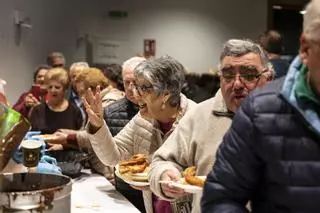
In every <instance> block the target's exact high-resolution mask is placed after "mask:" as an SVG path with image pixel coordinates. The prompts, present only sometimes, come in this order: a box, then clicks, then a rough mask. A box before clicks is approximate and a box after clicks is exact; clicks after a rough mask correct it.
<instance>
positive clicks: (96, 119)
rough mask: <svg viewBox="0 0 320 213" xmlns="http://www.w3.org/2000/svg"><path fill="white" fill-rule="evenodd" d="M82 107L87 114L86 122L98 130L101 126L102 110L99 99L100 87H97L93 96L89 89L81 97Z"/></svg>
mask: <svg viewBox="0 0 320 213" xmlns="http://www.w3.org/2000/svg"><path fill="white" fill-rule="evenodd" d="M82 101H83V105H84V107H85V109H86V112H87V114H88V121H89V122H90V124H91V125H92V126H93V127H95V128H97V129H99V128H100V127H101V126H102V125H103V108H102V100H101V97H100V86H97V88H96V92H95V94H93V92H92V90H91V89H90V88H89V89H88V90H87V92H86V94H85V97H82Z"/></svg>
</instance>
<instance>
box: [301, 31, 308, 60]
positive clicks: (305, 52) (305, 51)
mask: <svg viewBox="0 0 320 213" xmlns="http://www.w3.org/2000/svg"><path fill="white" fill-rule="evenodd" d="M309 50H310V43H309V41H308V39H307V38H306V36H305V35H304V34H302V35H301V36H300V49H299V55H300V58H301V61H302V63H303V64H308V56H309Z"/></svg>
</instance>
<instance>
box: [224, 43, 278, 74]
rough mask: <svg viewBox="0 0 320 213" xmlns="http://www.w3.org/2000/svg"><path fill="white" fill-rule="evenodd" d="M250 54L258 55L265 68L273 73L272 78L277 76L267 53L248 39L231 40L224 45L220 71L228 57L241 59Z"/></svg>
mask: <svg viewBox="0 0 320 213" xmlns="http://www.w3.org/2000/svg"><path fill="white" fill-rule="evenodd" d="M248 53H255V54H258V55H259V56H260V59H261V62H262V64H263V66H264V68H266V69H268V70H269V71H270V72H271V75H272V77H274V76H275V71H274V68H273V66H272V64H271V62H270V61H269V59H268V56H267V53H266V52H265V51H264V50H263V49H262V47H261V46H260V45H259V44H257V43H255V42H253V41H250V40H248V39H230V40H228V41H227V42H226V43H225V44H224V45H223V50H222V52H221V55H220V64H219V70H221V63H222V61H223V59H224V58H225V57H226V56H234V57H240V56H243V55H246V54H248Z"/></svg>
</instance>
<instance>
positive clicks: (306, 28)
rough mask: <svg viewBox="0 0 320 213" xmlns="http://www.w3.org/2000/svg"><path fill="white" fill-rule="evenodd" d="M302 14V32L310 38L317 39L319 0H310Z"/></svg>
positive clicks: (319, 14) (319, 29)
mask: <svg viewBox="0 0 320 213" xmlns="http://www.w3.org/2000/svg"><path fill="white" fill-rule="evenodd" d="M305 11H306V12H305V14H304V15H303V33H304V34H305V35H306V36H307V37H308V38H310V39H314V40H317V39H319V36H318V34H319V31H320V1H319V0H311V1H310V2H309V4H307V6H306V9H305Z"/></svg>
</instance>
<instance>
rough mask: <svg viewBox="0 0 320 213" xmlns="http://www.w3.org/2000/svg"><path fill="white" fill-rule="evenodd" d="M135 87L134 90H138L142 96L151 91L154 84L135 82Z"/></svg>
mask: <svg viewBox="0 0 320 213" xmlns="http://www.w3.org/2000/svg"><path fill="white" fill-rule="evenodd" d="M133 88H134V90H136V91H137V93H138V95H139V96H142V95H144V94H146V93H148V92H150V91H151V90H152V89H153V85H152V84H142V85H138V84H136V83H133Z"/></svg>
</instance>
